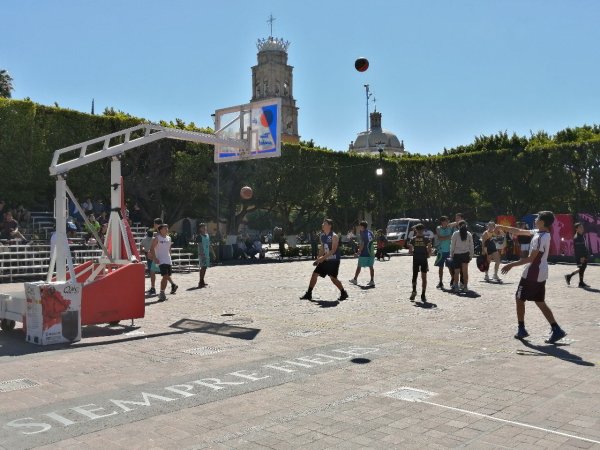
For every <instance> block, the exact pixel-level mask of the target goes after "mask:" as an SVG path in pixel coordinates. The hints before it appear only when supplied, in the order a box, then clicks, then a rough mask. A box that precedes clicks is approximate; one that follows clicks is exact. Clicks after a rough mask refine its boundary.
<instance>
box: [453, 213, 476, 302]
mask: <svg viewBox="0 0 600 450" xmlns="http://www.w3.org/2000/svg"><path fill="white" fill-rule="evenodd" d="M473 256H475V248H474V245H473V235H472V234H471V232H469V231H468V230H467V223H466V222H465V221H464V220H461V221H460V222H458V231H455V232H454V233H453V234H452V239H451V240H450V258H451V259H452V267H453V268H454V277H453V284H452V290H453V291H454V292H458V291H459V290H462V291H463V292H466V291H468V289H469V287H468V284H469V261H471V258H473ZM461 274H462V278H463V285H462V288H459V286H458V280H459V278H460V275H461Z"/></svg>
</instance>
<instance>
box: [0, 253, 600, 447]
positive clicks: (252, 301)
mask: <svg viewBox="0 0 600 450" xmlns="http://www.w3.org/2000/svg"><path fill="white" fill-rule="evenodd" d="M432 263H433V259H431V260H430V264H431V265H432ZM355 266H356V260H355V259H343V260H342V263H341V270H340V279H341V280H342V281H343V282H344V285H345V286H346V289H347V290H348V292H349V294H350V299H348V300H346V301H343V302H341V303H337V302H336V301H335V299H336V298H337V296H338V293H337V291H336V290H335V288H334V287H333V285H332V284H331V282H330V281H329V280H327V279H320V280H319V282H318V284H317V287H316V289H315V291H314V300H313V301H312V302H309V301H306V300H299V299H298V297H299V296H300V295H302V294H303V292H304V290H305V288H306V285H307V283H308V279H309V277H310V274H311V272H312V269H313V267H312V265H311V261H307V260H294V261H292V262H287V261H284V262H269V263H254V264H252V263H249V264H240V265H229V266H218V267H214V268H211V269H209V271H208V273H207V278H206V279H207V282H208V283H209V287H208V288H205V289H195V286H196V284H197V282H198V273H197V272H194V273H190V274H175V276H174V279H175V281H176V282H177V283H178V284H179V286H180V288H179V290H178V292H177V294H176V295H168V301H167V302H165V303H157V302H156V300H157V298H156V297H153V298H148V299H147V301H146V305H147V306H146V317H145V318H144V319H141V320H136V321H135V326H134V327H129V326H127V325H130V323H129V321H123V322H122V323H121V325H124V326H117V327H108V326H93V327H85V328H84V331H83V336H84V338H83V339H82V341H80V342H78V343H75V344H73V345H71V346H60V345H59V346H49V347H39V346H35V345H32V344H27V343H25V342H24V339H23V334H22V331H20V330H19V329H17V330H15V331H13V332H10V333H7V332H0V448H2V449H11V450H12V449H21V448H37V447H40V448H91V449H100V448H102V449H119V448H128V449H131V448H143V449H151V448H169V449H170V448H173V449H188V448H190V449H195V448H198V449H199V448H244V449H254V448H277V449H281V448H302V449H312V448H314V449H321V448H342V449H351V448H385V449H388V448H401V449H405V448H456V447H460V448H472V449H492V448H600V370H599V367H600V345H599V344H598V342H599V339H598V337H599V334H600V295H599V294H600V268H599V267H597V266H595V267H589V268H588V271H587V274H586V281H587V282H588V284H590V285H591V286H592V288H591V289H588V290H584V289H580V288H577V287H576V285H577V280H576V279H574V280H573V285H572V286H567V285H566V283H565V280H564V277H563V276H564V274H566V273H568V272H570V271H572V270H573V268H574V267H573V266H570V265H551V266H550V279H549V280H548V285H547V298H548V304H549V305H550V307H551V308H552V309H553V311H554V313H555V316H556V318H557V321H558V323H559V324H560V325H561V326H562V327H563V328H564V329H565V330H566V331H567V333H568V336H567V337H566V338H565V339H564V340H563V342H561V343H560V344H559V345H547V344H544V339H545V338H546V337H547V335H548V332H549V326H548V325H547V323H546V322H545V320H544V318H543V316H542V315H541V313H540V312H539V311H538V310H537V308H536V307H535V305H533V304H528V305H527V314H526V326H527V329H528V331H529V333H530V334H531V337H530V338H528V339H527V340H526V341H523V342H521V341H518V340H515V339H514V338H513V334H514V332H515V331H516V318H515V307H514V300H513V298H514V292H515V290H516V287H517V283H518V280H519V278H520V274H521V269H522V268H515V269H514V270H513V271H511V272H510V273H509V274H508V275H507V276H505V277H503V278H504V282H503V283H502V284H495V283H486V282H484V281H483V276H482V274H481V273H480V272H479V271H477V269H476V267H475V264H474V262H472V263H471V266H470V274H471V281H470V283H469V287H470V288H471V292H470V293H469V294H467V295H463V294H461V295H455V294H451V293H449V292H444V291H441V290H439V289H436V288H435V285H436V283H437V268H434V270H432V271H431V272H429V280H430V283H429V287H428V290H427V298H428V300H429V301H428V304H422V303H420V302H416V303H411V302H410V301H409V298H408V297H409V295H410V278H411V273H412V263H411V258H410V257H409V256H405V255H402V256H394V257H392V259H391V260H390V261H388V262H376V265H375V269H376V278H375V280H376V287H375V288H374V289H369V288H367V287H366V286H365V285H366V283H367V281H368V276H367V273H366V272H364V270H363V273H362V274H361V276H360V277H359V283H360V284H362V287H361V286H352V285H350V284H349V283H348V279H349V278H351V277H352V275H353V273H354V269H355ZM444 278H445V281H446V287H447V286H448V283H447V278H448V275H447V274H444ZM419 283H420V281H419ZM148 286H149V285H148V284H147V287H148ZM19 287H20V285H0V292H2V291H10V290H13V289H14V288H17V289H18V288H19ZM419 291H420V288H419ZM419 293H420V292H419ZM417 299H419V296H418V297H417ZM20 326H21V325H20V324H18V325H17V327H18V328H19V327H20Z"/></svg>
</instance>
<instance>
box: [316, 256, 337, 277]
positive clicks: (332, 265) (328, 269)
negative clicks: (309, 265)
mask: <svg viewBox="0 0 600 450" xmlns="http://www.w3.org/2000/svg"><path fill="white" fill-rule="evenodd" d="M339 271H340V260H339V259H338V260H335V259H332V260H328V261H323V262H322V263H321V264H319V265H317V267H315V270H314V273H317V274H319V276H320V277H321V278H325V277H326V276H330V277H331V278H337V277H338V273H339Z"/></svg>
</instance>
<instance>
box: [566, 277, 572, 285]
mask: <svg viewBox="0 0 600 450" xmlns="http://www.w3.org/2000/svg"><path fill="white" fill-rule="evenodd" d="M565 281H566V282H567V285H569V286H570V285H571V275H565Z"/></svg>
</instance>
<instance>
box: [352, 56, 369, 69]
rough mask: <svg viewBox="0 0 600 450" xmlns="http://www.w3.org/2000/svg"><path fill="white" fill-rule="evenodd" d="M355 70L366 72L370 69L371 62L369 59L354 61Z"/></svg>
mask: <svg viewBox="0 0 600 450" xmlns="http://www.w3.org/2000/svg"><path fill="white" fill-rule="evenodd" d="M354 68H355V69H356V70H358V71H359V72H365V71H366V70H367V69H368V68H369V60H368V59H367V58H358V59H357V60H356V61H354Z"/></svg>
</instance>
